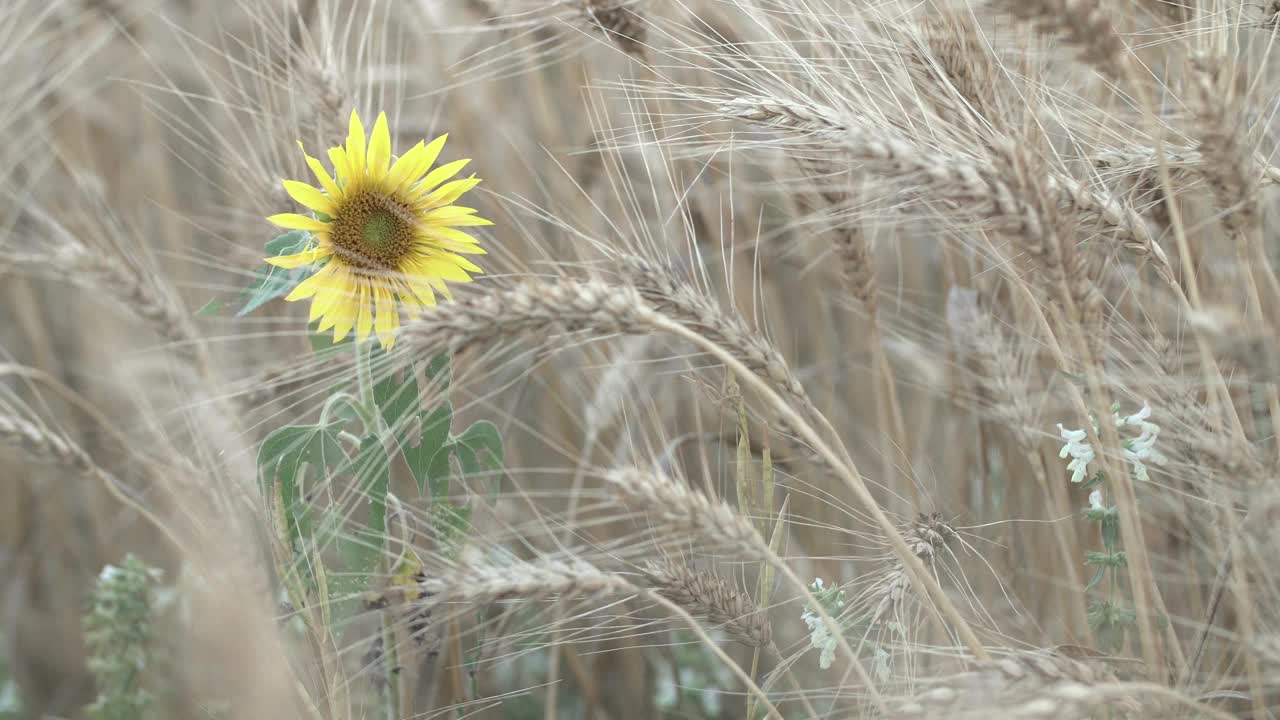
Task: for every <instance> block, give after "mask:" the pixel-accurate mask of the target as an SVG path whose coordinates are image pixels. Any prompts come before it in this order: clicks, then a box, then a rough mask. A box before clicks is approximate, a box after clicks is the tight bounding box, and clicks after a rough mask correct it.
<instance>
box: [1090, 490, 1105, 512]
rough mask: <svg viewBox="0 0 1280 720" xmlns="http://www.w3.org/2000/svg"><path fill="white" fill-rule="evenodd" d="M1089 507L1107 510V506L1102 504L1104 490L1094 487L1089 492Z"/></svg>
mask: <svg viewBox="0 0 1280 720" xmlns="http://www.w3.org/2000/svg"><path fill="white" fill-rule="evenodd" d="M1089 509H1090V510H1106V509H1107V508H1106V506H1105V505H1103V504H1102V491H1101V490H1098V489H1096V488H1095V489H1094V491H1093V492H1091V493H1089Z"/></svg>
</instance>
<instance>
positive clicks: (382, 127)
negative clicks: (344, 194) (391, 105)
mask: <svg viewBox="0 0 1280 720" xmlns="http://www.w3.org/2000/svg"><path fill="white" fill-rule="evenodd" d="M368 162H369V179H370V180H371V181H372V182H375V183H376V182H380V181H381V180H382V178H384V177H386V174H387V166H388V165H389V164H390V163H391V131H390V130H388V129H387V114H386V113H384V112H380V113H378V119H377V120H376V121H375V122H374V123H373V134H372V135H370V136H369V160H368Z"/></svg>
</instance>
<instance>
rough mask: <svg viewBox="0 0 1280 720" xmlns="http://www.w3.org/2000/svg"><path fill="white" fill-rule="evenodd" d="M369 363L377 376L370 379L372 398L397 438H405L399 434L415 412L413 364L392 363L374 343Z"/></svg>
mask: <svg viewBox="0 0 1280 720" xmlns="http://www.w3.org/2000/svg"><path fill="white" fill-rule="evenodd" d="M369 363H370V366H371V370H372V372H373V376H374V377H375V378H379V379H378V380H376V381H375V382H374V383H373V401H374V402H375V403H377V405H378V411H379V412H380V413H381V414H382V419H383V420H385V421H386V423H387V427H389V428H391V431H392V432H393V433H395V434H396V436H397V437H398V438H400V439H401V440H407V439H408V438H402V437H400V436H402V435H403V434H404V430H405V425H406V424H407V423H408V420H409V418H410V417H413V416H415V415H417V414H418V379H417V378H415V377H414V375H413V366H412V365H410V366H409V367H403V368H395V367H392V366H391V364H390V358H389V356H388V355H387V354H386V353H384V352H382V350H380V349H378V348H377V347H376V346H375V347H374V350H373V352H372V354H371V355H370V357H369ZM397 376H399V377H397ZM402 444H404V443H402Z"/></svg>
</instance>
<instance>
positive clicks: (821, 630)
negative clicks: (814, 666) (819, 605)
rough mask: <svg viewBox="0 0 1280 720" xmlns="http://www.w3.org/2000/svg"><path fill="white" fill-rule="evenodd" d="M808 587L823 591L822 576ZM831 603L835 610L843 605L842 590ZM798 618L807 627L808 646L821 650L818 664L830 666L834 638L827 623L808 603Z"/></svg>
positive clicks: (825, 667)
mask: <svg viewBox="0 0 1280 720" xmlns="http://www.w3.org/2000/svg"><path fill="white" fill-rule="evenodd" d="M809 588H810V589H811V590H813V592H815V593H820V592H823V590H824V589H825V587H824V585H823V582H822V578H815V579H814V581H813V584H812V585H810V586H809ZM832 605H833V607H834V609H835V610H836V611H839V609H841V608H843V607H844V593H843V592H840V593H839V594H837V595H836V597H835V598H834V602H833V603H832ZM828 610H829V611H830V610H831V608H828ZM800 619H801V620H803V621H804V624H805V625H807V626H808V627H809V646H810V647H814V648H818V649H819V650H821V651H822V652H821V654H820V655H819V656H818V666H819V667H821V668H822V669H823V670H826V669H827V668H829V667H831V663H832V661H833V660H835V657H836V645H837V642H836V638H835V637H834V636H833V635H832V634H831V632H830V631H829V630H828V629H827V623H826V621H825V620H823V619H822V616H821V615H819V614H817V613H816V612H814V611H813V609H812V608H810V607H809V606H808V605H805V607H804V611H803V612H801V613H800Z"/></svg>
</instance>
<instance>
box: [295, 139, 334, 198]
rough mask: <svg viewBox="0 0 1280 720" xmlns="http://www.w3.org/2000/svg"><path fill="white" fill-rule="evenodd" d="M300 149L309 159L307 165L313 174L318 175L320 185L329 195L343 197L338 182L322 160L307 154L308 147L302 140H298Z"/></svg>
mask: <svg viewBox="0 0 1280 720" xmlns="http://www.w3.org/2000/svg"><path fill="white" fill-rule="evenodd" d="M298 149H299V150H301V151H302V156H303V157H304V158H306V159H307V167H309V168H311V174H312V175H315V176H316V180H318V181H320V187H321V188H323V189H324V191H325V192H326V193H328V194H329V197H331V198H333V199H335V200H336V199H338V198H341V197H342V190H340V189H338V184H337V183H336V182H334V181H333V178H332V177H330V176H329V172H328V171H327V170H325V169H324V166H323V165H321V164H320V161H319V160H317V159H316V158H313V157H311V156H310V155H308V154H307V149H306V148H305V147H303V146H302V141H301V140H299V141H298Z"/></svg>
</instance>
